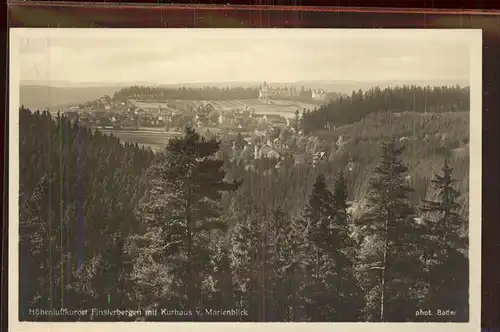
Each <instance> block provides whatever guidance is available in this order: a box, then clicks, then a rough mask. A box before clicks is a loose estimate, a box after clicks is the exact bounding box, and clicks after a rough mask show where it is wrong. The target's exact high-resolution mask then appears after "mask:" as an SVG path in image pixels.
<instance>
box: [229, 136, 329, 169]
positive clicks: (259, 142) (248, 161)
mask: <svg viewBox="0 0 500 332" xmlns="http://www.w3.org/2000/svg"><path fill="white" fill-rule="evenodd" d="M284 130H287V131H288V132H289V135H287V137H283V136H281V135H280V137H275V136H276V135H274V134H273V133H272V131H271V130H268V131H265V132H257V131H255V132H253V133H252V134H251V135H249V136H247V137H245V138H243V137H242V136H241V135H238V136H237V137H236V138H233V139H231V141H232V146H231V148H230V151H229V153H228V157H229V159H230V160H231V161H233V162H241V163H243V164H244V165H245V167H246V168H247V169H252V168H255V165H256V164H257V163H259V161H265V160H274V161H275V167H276V168H279V167H280V166H281V164H282V162H283V161H284V160H291V161H292V162H293V163H294V164H312V165H313V166H314V165H316V164H317V163H319V162H321V161H325V160H326V159H327V154H326V152H324V151H322V150H323V149H321V148H320V149H317V148H316V146H315V144H314V143H315V142H314V139H310V138H307V137H305V136H303V135H302V133H300V132H299V133H295V132H293V128H288V129H284Z"/></svg>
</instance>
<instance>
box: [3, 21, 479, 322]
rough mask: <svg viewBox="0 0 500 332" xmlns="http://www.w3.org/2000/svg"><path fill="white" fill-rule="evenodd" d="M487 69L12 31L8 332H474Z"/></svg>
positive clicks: (405, 37)
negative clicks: (334, 330)
mask: <svg viewBox="0 0 500 332" xmlns="http://www.w3.org/2000/svg"><path fill="white" fill-rule="evenodd" d="M481 48H482V37H481V31H480V30H466V29H457V30H435V29H434V30H403V29H400V30H397V29H394V30H381V29H357V30H349V29H338V30H336V29H331V30H327V29H288V30H280V29H156V30H148V29H12V30H11V31H10V110H9V112H10V113H9V117H10V127H9V128H10V129H9V136H10V137H9V142H10V147H9V180H10V181H9V222H10V230H9V232H10V234H9V236H10V256H9V257H10V260H9V264H10V266H9V268H10V271H9V273H10V274H9V284H10V290H9V301H10V304H11V305H10V308H9V310H10V313H9V317H10V318H9V319H10V324H11V327H12V331H68V330H71V331H97V330H101V329H102V330H104V329H109V328H111V329H119V330H122V331H136V330H137V329H141V330H145V331H146V330H147V331H149V330H155V331H160V330H162V331H163V330H164V329H165V328H169V327H168V326H169V325H165V324H175V325H174V327H173V328H175V329H176V330H177V331H187V330H188V329H193V328H195V329H197V328H206V329H214V331H235V330H236V331H237V330H242V331H243V330H245V331H247V330H251V329H259V330H262V331H281V330H283V331H284V330H302V329H304V330H306V329H317V330H325V331H326V330H331V328H339V329H341V330H342V331H365V330H366V331H374V330H378V329H381V330H384V331H385V330H387V329H389V328H391V329H392V328H394V329H401V328H404V329H405V331H419V332H420V331H439V332H442V331H477V330H479V320H480V285H481V284H480V280H481V278H480V277H481V276H480V271H481V261H480V260H481V252H480V247H481V242H480V241H481V128H482V127H481V94H482V92H481V91H482V87H481V63H482V61H481V55H482V54H481ZM76 322H78V323H80V324H74V323H76ZM218 323H225V324H218ZM260 323H276V324H260ZM360 323H365V324H360ZM116 324H120V326H119V327H118V326H117V325H116ZM193 324H194V325H193ZM400 324H404V325H400Z"/></svg>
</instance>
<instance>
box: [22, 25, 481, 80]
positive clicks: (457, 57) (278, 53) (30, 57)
mask: <svg viewBox="0 0 500 332" xmlns="http://www.w3.org/2000/svg"><path fill="white" fill-rule="evenodd" d="M202 30H203V31H202ZM443 31H444V32H443ZM443 31H437V30H413V31H410V30H406V31H402V30H381V29H378V30H375V29H373V30H364V31H361V29H358V30H312V29H300V30H291V29H289V30H266V29H230V30H229V29H162V30H159V29H157V30H122V29H45V30H42V29H25V30H23V31H22V32H21V33H19V34H18V35H20V36H21V37H20V39H19V55H18V58H19V62H18V64H19V66H20V68H19V75H20V79H21V82H22V81H30V82H33V81H37V82H40V83H49V82H50V81H53V82H54V81H66V82H71V83H99V82H102V83H109V82H115V83H133V82H148V83H151V84H175V83H204V82H212V83H216V82H257V81H258V82H261V81H265V80H267V81H271V82H295V81H302V80H333V81H335V80H353V81H390V80H458V81H463V80H468V79H469V68H470V61H469V57H470V44H471V43H470V40H471V39H470V38H468V37H470V34H469V35H467V32H466V31H465V30H455V31H453V30H443Z"/></svg>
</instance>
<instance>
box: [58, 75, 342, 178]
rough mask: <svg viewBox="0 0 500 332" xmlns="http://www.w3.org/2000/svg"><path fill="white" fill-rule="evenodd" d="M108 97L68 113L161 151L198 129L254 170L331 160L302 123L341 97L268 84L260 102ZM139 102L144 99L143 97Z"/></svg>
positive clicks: (261, 90) (261, 91)
mask: <svg viewBox="0 0 500 332" xmlns="http://www.w3.org/2000/svg"><path fill="white" fill-rule="evenodd" d="M131 97H132V98H129V99H124V98H120V97H117V94H115V96H113V97H110V96H108V95H106V96H104V97H102V98H100V99H97V100H94V101H88V102H86V103H84V104H80V105H74V106H70V107H68V109H67V110H66V111H64V112H63V114H64V115H65V116H66V117H68V118H69V119H70V120H76V119H78V121H79V122H80V123H81V124H83V125H84V126H86V127H89V128H92V129H93V130H99V131H101V132H104V133H108V134H109V133H111V134H113V135H114V136H117V137H119V138H121V139H122V141H130V142H132V143H136V142H139V144H141V138H142V137H146V136H147V137H148V138H149V140H151V138H152V137H153V138H155V139H154V140H155V141H156V142H157V144H155V143H156V142H154V143H152V144H141V145H144V146H146V147H149V148H151V149H152V150H154V151H159V150H161V149H162V148H163V147H164V146H165V144H166V140H167V139H168V138H169V137H176V136H181V135H182V134H183V131H184V128H185V127H193V128H195V129H196V130H197V132H199V133H200V134H202V135H204V136H206V137H210V138H211V137H215V138H217V139H219V140H221V141H222V142H223V144H224V145H225V146H227V149H221V153H224V154H225V155H224V157H226V158H228V159H229V160H231V161H236V162H242V163H243V164H244V165H246V166H245V167H246V168H247V169H248V168H252V167H253V165H252V163H251V161H252V160H262V159H265V160H272V161H274V162H275V166H276V167H279V166H280V163H281V161H282V160H285V159H287V160H293V162H294V163H295V164H303V163H306V164H315V163H316V162H318V161H319V160H321V159H324V158H326V152H325V151H326V149H321V144H320V142H319V140H318V139H317V137H306V135H304V134H303V133H302V131H301V130H300V125H299V121H300V118H301V116H302V114H303V112H305V111H306V110H312V109H314V108H316V107H318V106H320V105H322V104H324V103H326V102H328V101H329V100H332V99H335V98H337V97H338V94H335V93H329V92H327V91H324V90H322V89H318V90H312V89H304V87H302V89H301V90H298V89H297V88H295V87H293V86H290V87H287V86H285V87H273V86H271V85H270V84H268V83H267V82H264V83H263V84H262V85H261V86H260V87H259V92H258V98H257V99H239V100H161V101H159V100H144V99H141V98H135V97H136V96H131ZM138 97H140V96H138Z"/></svg>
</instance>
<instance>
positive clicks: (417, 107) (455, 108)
mask: <svg viewBox="0 0 500 332" xmlns="http://www.w3.org/2000/svg"><path fill="white" fill-rule="evenodd" d="M469 95H470V89H469V87H465V88H462V87H460V86H455V87H448V86H442V87H421V86H396V87H389V88H386V89H384V90H381V89H380V88H378V87H375V88H372V89H370V90H367V91H365V92H363V91H361V90H359V91H353V92H352V94H351V96H349V97H342V98H339V99H336V100H333V101H331V102H329V103H327V104H324V105H322V106H320V107H319V108H318V109H315V110H308V111H306V112H305V114H304V115H303V129H304V130H305V131H306V132H314V131H316V130H320V129H325V128H332V127H336V126H343V125H347V124H353V123H356V122H358V121H359V120H361V119H362V118H363V117H365V116H367V115H369V114H373V113H379V112H406V111H412V112H419V113H434V112H464V111H469Z"/></svg>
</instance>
